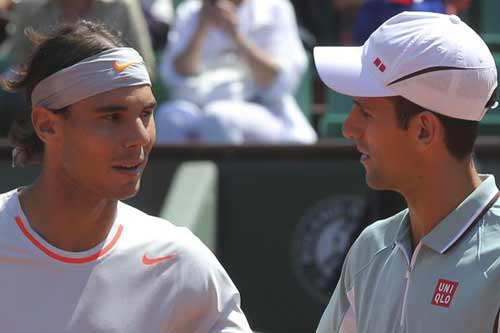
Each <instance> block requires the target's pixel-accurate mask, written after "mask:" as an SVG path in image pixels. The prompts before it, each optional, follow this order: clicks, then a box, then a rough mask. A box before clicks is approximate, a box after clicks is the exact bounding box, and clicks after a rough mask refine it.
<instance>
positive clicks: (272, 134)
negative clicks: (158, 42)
mask: <svg viewBox="0 0 500 333" xmlns="http://www.w3.org/2000/svg"><path fill="white" fill-rule="evenodd" d="M306 67H307V56H306V53H305V50H304V48H303V46H302V44H301V41H300V38H299V35H298V28H297V23H296V20H295V14H294V11H293V7H292V6H291V4H290V3H289V2H288V0H267V1H259V0H217V1H210V0H187V1H184V2H183V3H182V4H180V6H179V8H178V10H177V13H176V18H175V21H174V25H173V27H172V28H171V31H170V33H169V41H168V47H167V49H166V51H165V54H164V57H163V61H162V63H161V65H160V76H161V78H162V79H163V81H164V83H165V84H166V85H167V86H168V88H169V93H170V97H171V100H170V101H168V102H166V103H165V104H164V105H161V106H160V107H159V109H158V112H157V116H156V122H157V127H158V140H157V142H158V143H179V142H189V141H193V140H194V141H200V142H210V143H229V144H242V143H299V144H310V143H314V142H315V141H316V139H317V136H316V133H315V132H314V130H313V129H312V127H311V125H310V124H309V122H308V120H307V119H306V118H305V117H304V115H303V113H302V112H301V110H300V109H299V107H298V105H297V103H296V101H295V99H294V97H293V93H294V92H295V90H296V88H297V86H298V84H299V82H300V79H301V77H302V75H303V73H304V71H305V69H306Z"/></svg>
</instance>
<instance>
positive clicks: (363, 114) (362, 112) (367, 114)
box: [360, 109, 371, 118]
mask: <svg viewBox="0 0 500 333" xmlns="http://www.w3.org/2000/svg"><path fill="white" fill-rule="evenodd" d="M360 110H361V115H362V116H363V117H364V118H369V117H371V115H370V114H369V113H368V112H366V111H365V110H364V109H360Z"/></svg>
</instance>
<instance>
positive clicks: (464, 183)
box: [401, 161, 481, 246]
mask: <svg viewBox="0 0 500 333" xmlns="http://www.w3.org/2000/svg"><path fill="white" fill-rule="evenodd" d="M436 165H439V166H436ZM425 170H432V171H431V172H429V174H425V175H421V176H420V177H418V179H416V182H415V183H416V184H417V185H415V186H414V187H412V188H410V189H406V190H403V191H401V194H402V195H403V196H404V198H405V199H406V202H407V204H408V208H409V211H410V225H411V232H412V240H413V245H414V246H416V245H417V244H418V243H419V242H420V240H421V239H422V238H423V237H424V236H425V235H427V234H428V233H429V232H430V231H431V230H432V229H434V227H435V226H436V225H438V224H439V222H440V221H441V220H443V219H444V218H445V217H446V216H448V215H449V214H450V213H451V212H452V211H453V210H454V209H455V208H456V207H457V206H458V205H459V204H460V203H461V202H462V201H464V200H465V198H467V196H469V195H470V194H471V193H472V192H473V191H474V190H475V189H476V188H477V187H478V186H479V185H480V184H481V179H480V178H479V176H478V174H477V171H476V169H475V168H474V166H473V164H472V162H471V161H468V162H464V163H463V164H460V165H456V166H455V167H450V164H449V163H442V164H434V165H432V167H431V166H430V165H429V166H428V168H426V169H425Z"/></svg>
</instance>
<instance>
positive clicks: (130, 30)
mask: <svg viewBox="0 0 500 333" xmlns="http://www.w3.org/2000/svg"><path fill="white" fill-rule="evenodd" d="M79 18H83V19H88V20H90V21H98V22H102V23H104V24H106V25H107V26H109V27H110V28H112V29H114V30H115V31H117V32H120V33H121V34H122V38H123V39H124V40H125V41H127V42H128V43H129V44H130V46H131V47H133V48H135V49H136V50H137V51H139V52H140V53H141V55H142V57H143V58H144V61H145V62H146V65H147V67H148V70H149V72H150V73H151V74H154V73H155V60H154V54H153V49H152V46H151V40H150V38H149V33H148V30H147V26H146V22H145V20H144V15H143V13H142V10H141V7H140V5H139V3H138V2H137V0H22V1H20V2H19V3H18V4H16V6H15V8H14V12H13V23H14V26H15V32H14V34H13V36H12V43H13V45H12V49H11V51H10V60H11V63H13V64H17V63H20V62H22V60H23V59H25V57H26V56H27V55H28V54H29V52H30V49H31V43H30V42H29V40H28V39H27V37H26V36H25V35H24V30H25V29H26V28H27V27H33V28H34V29H35V30H37V31H41V32H44V31H46V30H47V29H48V28H49V27H51V26H52V25H54V24H55V23H56V22H58V21H76V20H77V19H79Z"/></svg>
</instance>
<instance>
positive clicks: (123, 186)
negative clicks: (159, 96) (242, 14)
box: [0, 21, 251, 333]
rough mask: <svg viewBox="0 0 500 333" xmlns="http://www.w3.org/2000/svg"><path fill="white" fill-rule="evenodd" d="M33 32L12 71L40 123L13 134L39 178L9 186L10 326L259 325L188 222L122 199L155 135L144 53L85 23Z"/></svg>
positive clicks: (6, 274)
mask: <svg viewBox="0 0 500 333" xmlns="http://www.w3.org/2000/svg"><path fill="white" fill-rule="evenodd" d="M29 37H30V38H31V39H32V40H33V41H34V42H35V43H36V44H37V46H36V48H35V50H34V53H33V55H32V57H31V59H30V61H29V63H28V65H27V67H26V69H25V71H23V72H22V73H20V75H19V77H17V78H16V79H15V80H12V81H7V82H4V85H5V86H6V87H7V88H8V89H10V90H13V91H24V92H25V93H26V96H27V98H28V100H29V102H30V103H31V105H32V111H31V122H29V123H24V124H22V123H21V124H17V125H16V127H15V128H13V130H12V131H11V135H10V140H11V142H12V143H13V144H14V146H15V147H16V148H15V150H14V162H15V164H16V165H26V164H34V163H41V165H42V172H41V175H40V176H39V177H38V179H37V180H36V181H35V182H34V183H33V184H31V185H29V186H26V187H21V188H17V189H14V190H12V191H10V192H7V193H4V194H1V195H0V286H1V297H0V323H2V331H5V332H11V333H12V332H82V333H83V332H85V333H88V332H93V333H96V332H120V333H123V332H175V333H194V332H199V333H202V332H203V333H205V332H251V330H250V327H249V325H248V323H247V320H246V318H245V316H244V314H243V312H242V311H241V308H240V299H239V293H238V290H237V289H236V287H235V286H234V284H233V283H232V282H231V280H230V278H229V277H228V275H227V273H226V272H225V271H224V269H223V268H222V266H221V265H220V264H219V262H218V261H217V259H216V258H215V257H214V256H213V254H212V253H211V252H210V251H209V250H208V249H207V248H206V247H205V246H204V245H203V244H202V242H201V241H200V240H199V239H197V238H196V237H195V236H194V235H193V234H192V233H191V232H190V231H188V230H187V229H184V228H179V227H176V226H174V225H172V224H170V223H169V222H167V221H164V220H161V219H158V218H155V217H152V216H149V215H146V214H145V213H143V212H140V211H138V210H136V209H134V208H132V207H130V206H128V205H126V204H124V203H122V202H120V200H122V199H126V198H129V197H132V196H134V195H135V194H136V193H137V191H138V189H139V184H140V179H141V175H142V172H143V170H144V168H145V166H146V163H147V161H148V155H149V153H150V151H151V148H152V146H153V143H154V141H155V124H154V119H153V116H152V114H153V110H154V108H155V105H156V101H155V98H154V96H153V94H152V92H151V82H150V79H149V76H148V73H147V70H146V67H145V65H144V62H143V59H142V58H141V56H140V55H139V54H138V53H137V52H136V51H135V50H134V49H131V48H128V47H124V45H123V44H122V42H121V41H120V40H119V38H118V37H117V36H115V35H114V34H112V33H111V32H109V31H108V30H107V29H106V28H105V27H103V26H101V25H98V24H94V23H90V22H86V21H80V22H77V23H76V24H73V25H64V26H60V27H59V28H58V29H57V30H55V31H54V32H52V33H50V34H49V35H46V36H41V35H37V34H35V33H33V32H31V33H30V36H29Z"/></svg>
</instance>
